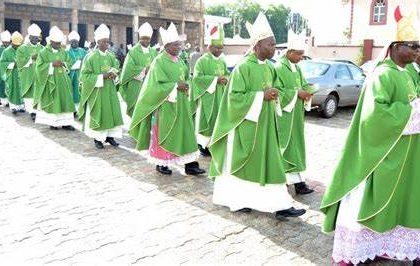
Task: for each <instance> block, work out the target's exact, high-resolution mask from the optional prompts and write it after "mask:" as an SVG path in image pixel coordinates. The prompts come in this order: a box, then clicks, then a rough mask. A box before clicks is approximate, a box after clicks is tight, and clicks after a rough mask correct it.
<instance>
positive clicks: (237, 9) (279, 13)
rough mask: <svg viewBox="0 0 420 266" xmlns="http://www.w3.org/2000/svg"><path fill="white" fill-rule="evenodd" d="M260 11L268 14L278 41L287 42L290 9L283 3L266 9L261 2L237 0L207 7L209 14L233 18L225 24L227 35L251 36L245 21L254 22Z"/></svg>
mask: <svg viewBox="0 0 420 266" xmlns="http://www.w3.org/2000/svg"><path fill="white" fill-rule="evenodd" d="M260 11H262V12H264V13H265V14H266V16H267V19H268V22H269V23H270V26H271V28H272V30H273V32H274V35H275V37H276V40H277V43H282V42H286V41H287V29H288V28H287V25H288V24H287V23H288V16H289V14H290V9H289V8H287V7H285V6H283V5H270V6H269V7H268V8H266V9H264V8H262V7H261V5H260V4H258V3H257V2H254V1H252V0H236V2H234V3H229V4H224V5H215V6H210V7H208V8H206V14H208V15H215V16H222V17H229V18H232V22H231V23H229V24H226V25H225V26H224V29H225V36H226V37H233V35H234V34H239V35H240V36H241V37H242V38H249V34H248V31H247V30H246V28H245V22H246V21H249V22H251V23H252V22H254V20H255V19H256V18H257V16H258V13H259V12H260Z"/></svg>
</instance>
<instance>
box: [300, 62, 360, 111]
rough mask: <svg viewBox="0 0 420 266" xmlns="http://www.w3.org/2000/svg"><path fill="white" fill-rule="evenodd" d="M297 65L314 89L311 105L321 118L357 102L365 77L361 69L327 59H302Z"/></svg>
mask: <svg viewBox="0 0 420 266" xmlns="http://www.w3.org/2000/svg"><path fill="white" fill-rule="evenodd" d="M299 66H300V68H301V69H302V72H303V75H304V76H305V78H306V79H307V81H308V83H310V84H313V85H314V86H315V87H316V88H317V92H316V93H315V94H314V96H313V98H312V106H314V107H316V108H317V109H318V110H319V111H320V113H321V115H322V116H323V117H325V118H330V117H333V116H334V114H335V113H336V111H337V108H338V107H342V106H352V105H356V104H357V101H358V100H359V96H360V91H361V89H362V85H363V82H364V81H365V77H366V75H365V74H364V73H363V70H362V69H361V68H359V67H357V66H355V65H354V64H350V63H345V62H338V61H329V60H302V61H301V62H300V63H299Z"/></svg>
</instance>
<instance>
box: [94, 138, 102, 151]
mask: <svg viewBox="0 0 420 266" xmlns="http://www.w3.org/2000/svg"><path fill="white" fill-rule="evenodd" d="M93 142H94V143H95V147H96V148H97V149H103V148H104V144H103V143H102V142H101V141H99V140H96V139H94V140H93Z"/></svg>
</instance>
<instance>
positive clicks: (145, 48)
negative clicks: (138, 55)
mask: <svg viewBox="0 0 420 266" xmlns="http://www.w3.org/2000/svg"><path fill="white" fill-rule="evenodd" d="M140 47H141V50H142V51H143V53H144V54H148V53H149V51H150V46H147V47H144V46H143V45H141V44H140Z"/></svg>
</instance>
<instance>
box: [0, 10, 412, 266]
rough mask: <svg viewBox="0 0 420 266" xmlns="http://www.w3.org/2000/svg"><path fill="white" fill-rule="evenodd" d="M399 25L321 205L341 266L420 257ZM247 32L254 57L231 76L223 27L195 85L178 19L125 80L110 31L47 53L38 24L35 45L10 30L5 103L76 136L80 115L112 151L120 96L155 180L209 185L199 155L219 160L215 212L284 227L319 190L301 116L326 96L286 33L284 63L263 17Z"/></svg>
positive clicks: (144, 29) (407, 32) (406, 50)
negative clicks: (310, 171) (176, 176)
mask: <svg viewBox="0 0 420 266" xmlns="http://www.w3.org/2000/svg"><path fill="white" fill-rule="evenodd" d="M396 19H397V25H398V29H397V31H398V33H397V35H396V36H397V39H396V40H394V41H392V42H390V43H389V45H386V47H385V48H384V52H383V54H382V56H381V57H380V58H379V59H378V62H377V66H376V68H375V70H374V71H373V73H372V74H371V75H370V76H368V78H367V80H366V82H365V86H364V89H363V91H362V93H361V97H360V101H359V103H358V106H357V108H356V111H355V114H354V118H353V122H352V123H351V126H350V131H349V135H348V138H347V142H346V144H345V148H344V150H343V153H342V156H341V159H340V160H339V163H338V166H337V168H336V171H335V173H334V176H333V178H332V180H331V184H330V185H329V186H328V187H327V189H326V192H325V195H324V198H323V201H322V205H321V210H322V211H323V212H324V213H325V214H326V219H325V223H324V231H326V232H332V231H334V230H335V231H336V233H335V240H334V249H333V259H334V261H335V262H340V263H344V264H346V263H350V264H351V263H354V264H357V263H360V262H364V261H366V260H369V259H370V260H373V259H375V257H377V256H385V257H388V258H393V259H398V260H415V259H419V258H420V214H419V211H418V202H420V193H418V189H419V188H420V164H419V163H418V159H419V158H420V136H419V134H418V133H419V132H420V125H419V124H420V101H419V98H418V97H419V86H420V76H419V73H420V69H419V65H418V64H417V63H420V62H419V61H420V56H419V45H418V39H419V37H418V34H417V33H416V30H417V29H418V28H416V26H415V23H414V21H415V17H414V16H412V15H410V16H403V15H401V14H400V11H399V9H398V10H396ZM247 30H248V31H249V34H250V36H251V42H252V44H251V47H250V50H249V52H248V53H247V54H246V56H245V57H244V59H243V60H242V61H241V62H240V63H239V64H238V65H237V66H236V67H235V68H234V70H233V71H232V73H229V72H228V70H227V67H226V63H225V61H224V59H223V56H221V55H222V52H223V37H224V33H223V28H222V27H221V26H216V27H214V28H212V29H211V30H210V36H208V38H209V39H210V44H209V46H208V51H207V52H206V53H205V54H204V55H203V56H201V58H199V60H198V61H197V62H196V65H195V67H194V72H193V76H192V77H190V71H189V69H188V67H187V65H186V64H185V63H184V61H183V60H180V58H179V53H180V51H181V45H182V42H181V40H180V37H179V35H178V32H177V29H176V27H175V25H174V24H172V23H171V24H170V26H169V27H168V28H167V29H163V28H160V38H161V41H162V43H163V48H164V49H163V50H162V51H160V52H157V51H156V49H154V48H151V47H150V39H151V36H152V34H153V30H152V27H151V26H150V24H149V23H147V22H146V23H144V24H143V25H141V27H140V28H139V30H138V33H139V43H138V44H137V45H135V46H134V47H132V49H130V51H129V52H128V54H127V57H126V59H125V62H124V65H123V66H122V70H121V71H120V67H119V62H118V61H117V60H116V58H115V56H114V55H113V54H112V53H110V52H108V51H107V49H108V43H109V37H110V31H109V29H108V28H107V26H105V25H104V24H102V25H100V26H99V27H98V28H97V29H96V30H95V33H94V37H95V42H96V48H95V49H93V50H92V51H90V52H89V53H87V52H86V51H85V50H84V49H83V48H79V39H80V37H79V35H78V34H77V33H76V32H71V33H70V34H69V35H68V40H69V42H70V47H69V48H68V49H67V50H65V49H64V48H62V42H63V40H64V38H65V36H64V35H63V33H62V31H61V30H60V29H59V28H57V27H56V26H54V27H53V28H51V30H50V32H49V36H48V43H47V45H46V46H45V47H43V46H42V45H41V44H40V43H39V41H40V37H41V34H42V33H41V29H40V28H39V27H38V26H37V25H35V24H32V25H31V26H30V27H29V28H28V35H29V37H28V40H27V42H24V38H23V37H22V35H21V34H20V33H18V32H14V33H13V34H12V35H11V36H10V33H8V32H3V33H2V34H1V40H2V42H3V46H4V47H3V48H2V49H4V50H2V55H1V59H0V74H1V79H2V82H4V84H2V88H4V89H2V90H0V97H1V102H2V104H3V105H6V104H8V106H9V108H10V110H11V111H12V112H13V113H14V114H18V113H19V112H25V111H24V110H26V112H28V113H30V114H31V117H32V119H33V120H34V121H35V123H38V124H44V125H47V126H50V128H51V129H52V130H58V129H59V128H62V129H64V130H74V127H73V125H74V113H75V112H76V111H77V118H78V119H79V120H80V121H81V122H82V124H83V132H84V133H85V134H86V135H87V136H89V137H91V138H93V141H94V145H95V147H96V148H97V149H103V148H104V144H105V143H109V144H110V145H112V146H118V145H119V144H118V143H117V142H116V140H115V139H116V138H122V125H123V118H122V114H121V108H120V101H119V98H118V92H119V93H120V95H121V97H122V99H123V100H124V101H125V103H126V105H127V110H126V113H127V115H128V116H130V117H131V118H132V120H131V125H130V127H129V131H128V133H129V135H130V136H131V137H132V138H133V139H134V140H135V141H136V150H138V152H140V153H141V154H142V155H143V156H145V157H146V158H147V159H148V160H149V162H151V163H153V164H154V165H155V166H156V170H157V171H158V172H160V173H161V174H167V175H169V174H171V173H172V170H171V167H175V166H180V165H181V166H183V167H184V169H185V174H187V175H200V174H203V173H205V171H204V170H203V169H201V168H200V166H199V163H198V162H197V159H198V157H199V155H200V154H201V155H203V156H211V165H210V169H209V176H210V177H211V178H212V179H213V180H214V193H213V202H214V203H215V204H218V205H222V206H226V207H228V208H229V209H230V210H231V211H240V212H251V211H253V210H256V211H260V212H267V213H273V214H274V217H275V218H277V219H279V220H285V218H286V217H298V216H301V215H303V214H304V213H305V210H304V209H296V208H294V207H293V204H294V201H293V199H292V197H291V195H290V194H289V193H288V190H287V185H294V188H295V190H296V194H308V193H311V192H313V190H312V189H310V188H309V187H308V186H307V185H306V183H305V180H304V178H303V176H302V175H301V173H302V172H303V171H304V170H305V168H306V162H305V139H304V112H305V109H306V108H307V107H308V105H309V108H310V102H311V97H312V95H313V93H314V92H315V89H314V88H313V87H312V86H311V85H309V84H308V83H307V82H306V80H305V78H304V77H303V75H302V72H301V70H300V68H299V66H298V65H297V63H298V62H299V61H300V60H302V57H303V54H304V51H303V50H304V48H303V45H304V39H302V38H301V36H300V35H299V34H296V33H294V32H291V33H290V32H289V36H288V38H289V40H288V50H287V52H286V53H285V54H284V55H283V56H282V57H280V58H279V59H278V60H277V63H276V64H273V63H271V62H270V61H269V59H271V58H272V57H273V56H274V53H275V45H276V41H275V38H274V34H273V32H272V30H271V28H270V25H269V23H268V21H267V19H266V17H265V15H264V14H262V13H260V14H259V15H258V17H257V19H256V21H255V22H254V23H253V24H251V23H247ZM9 43H10V45H9ZM416 60H417V62H415V61H416ZM76 109H77V110H76ZM416 159H417V162H416ZM320 160H322V158H320ZM172 169H173V168H172Z"/></svg>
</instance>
